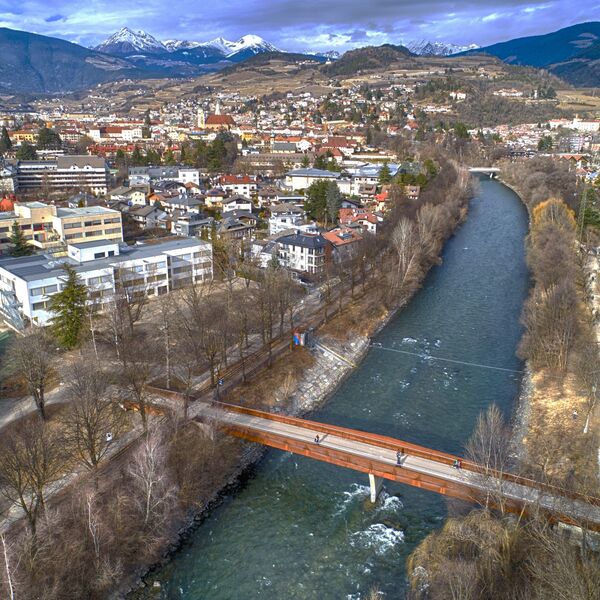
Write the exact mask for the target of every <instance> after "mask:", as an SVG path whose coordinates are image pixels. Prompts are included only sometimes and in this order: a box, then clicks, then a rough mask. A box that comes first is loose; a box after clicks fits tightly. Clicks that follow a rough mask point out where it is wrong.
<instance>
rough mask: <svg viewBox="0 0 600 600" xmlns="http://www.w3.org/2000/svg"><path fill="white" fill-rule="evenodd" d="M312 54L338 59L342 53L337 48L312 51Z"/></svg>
mask: <svg viewBox="0 0 600 600" xmlns="http://www.w3.org/2000/svg"><path fill="white" fill-rule="evenodd" d="M309 55H310V56H319V57H321V58H329V59H331V60H337V59H338V58H339V57H340V56H341V54H340V53H339V52H338V51H337V50H329V51H328V52H310V53H309Z"/></svg>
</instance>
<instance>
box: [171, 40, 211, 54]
mask: <svg viewBox="0 0 600 600" xmlns="http://www.w3.org/2000/svg"><path fill="white" fill-rule="evenodd" d="M163 45H164V46H165V48H166V49H167V50H168V51H169V52H177V50H191V49H192V48H198V46H202V45H203V44H201V43H200V42H190V41H189V40H164V41H163Z"/></svg>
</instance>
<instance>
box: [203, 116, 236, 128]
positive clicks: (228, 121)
mask: <svg viewBox="0 0 600 600" xmlns="http://www.w3.org/2000/svg"><path fill="white" fill-rule="evenodd" d="M204 126H205V127H206V129H212V130H220V129H226V130H227V131H229V130H230V129H231V128H232V127H235V126H236V124H235V121H234V120H233V117H232V116H231V115H208V117H206V122H205V124H204Z"/></svg>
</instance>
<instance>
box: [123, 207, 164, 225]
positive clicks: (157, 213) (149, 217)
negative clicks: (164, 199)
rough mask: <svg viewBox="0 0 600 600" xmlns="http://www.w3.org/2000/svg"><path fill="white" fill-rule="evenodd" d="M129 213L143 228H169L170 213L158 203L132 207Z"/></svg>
mask: <svg viewBox="0 0 600 600" xmlns="http://www.w3.org/2000/svg"><path fill="white" fill-rule="evenodd" d="M129 215H130V216H131V218H132V219H133V220H134V221H135V222H136V223H137V224H138V225H139V226H140V227H142V228H143V229H156V228H158V229H167V228H168V226H169V215H168V214H167V213H166V212H165V211H164V210H163V209H162V208H160V207H159V206H157V205H156V204H149V205H148V206H140V207H139V208H134V209H131V210H130V211H129Z"/></svg>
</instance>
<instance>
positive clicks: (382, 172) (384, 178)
mask: <svg viewBox="0 0 600 600" xmlns="http://www.w3.org/2000/svg"><path fill="white" fill-rule="evenodd" d="M391 182H392V172H391V171H390V166H389V165H388V162H387V160H386V161H385V162H384V163H383V166H382V167H381V169H379V183H380V184H381V185H387V184H388V183H391Z"/></svg>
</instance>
